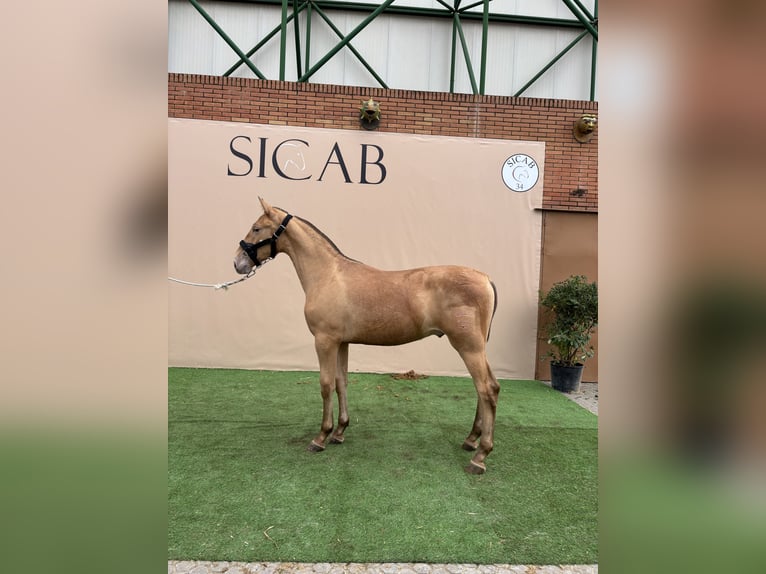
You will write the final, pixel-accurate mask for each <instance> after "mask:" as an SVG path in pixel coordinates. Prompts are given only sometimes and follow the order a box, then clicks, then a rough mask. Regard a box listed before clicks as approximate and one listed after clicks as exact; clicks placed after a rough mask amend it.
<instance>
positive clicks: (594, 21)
mask: <svg viewBox="0 0 766 574" xmlns="http://www.w3.org/2000/svg"><path fill="white" fill-rule="evenodd" d="M229 1H234V2H246V3H249V4H256V5H257V4H262V5H273V6H280V7H281V12H282V16H281V21H280V24H279V25H278V26H277V27H276V28H274V29H273V30H272V31H271V32H270V33H269V34H267V35H266V36H264V37H263V38H262V39H261V40H260V41H259V42H258V44H256V45H255V47H253V48H252V49H251V50H250V51H249V52H247V53H246V54H245V53H243V52H242V50H241V49H240V48H239V47H238V46H237V45H236V43H234V41H233V40H231V38H229V36H228V35H227V34H226V33H225V32H224V31H223V29H221V27H220V26H219V25H218V24H217V23H216V22H215V21H214V20H213V18H212V17H210V15H209V14H208V13H207V12H206V11H205V10H204V9H203V8H202V6H201V5H200V3H199V0H189V2H190V3H191V4H192V6H194V8H195V9H196V10H197V11H198V12H199V13H200V14H201V15H202V16H203V18H204V19H205V20H206V21H207V22H208V23H209V24H210V26H211V27H212V28H213V29H214V30H215V31H216V32H217V33H218V34H219V35H220V36H221V38H222V39H223V40H224V41H225V42H226V43H227V44H228V45H229V47H230V48H231V49H232V50H233V51H234V52H235V53H236V54H237V55H238V56H239V61H238V62H237V63H235V64H234V65H233V66H232V67H231V68H229V70H227V71H226V72H225V73H224V76H229V75H231V74H232V73H233V72H234V71H235V70H236V69H237V68H239V66H241V65H242V64H246V65H247V66H248V67H249V68H250V70H251V71H252V72H253V73H254V74H255V75H256V76H257V77H258V78H261V79H266V77H265V76H264V74H263V73H261V72H260V70H258V68H257V67H256V66H255V65H254V64H253V62H252V61H251V60H250V57H251V56H252V55H253V54H254V53H255V52H257V50H259V49H260V48H261V47H263V46H264V45H265V44H266V43H267V42H268V41H269V40H270V39H272V38H273V37H274V36H275V35H276V34H280V66H279V79H280V80H284V79H285V70H286V63H287V62H286V59H287V49H286V41H287V25H288V23H289V22H290V21H291V20H292V21H293V30H294V34H295V40H294V41H295V53H296V71H297V76H298V81H299V82H306V81H308V80H309V78H310V77H311V76H313V75H314V74H315V73H316V72H317V71H318V70H319V69H320V68H321V67H322V66H324V65H325V64H326V63H327V62H328V61H329V60H330V59H331V58H332V57H333V56H334V55H335V54H337V53H338V52H339V51H340V50H342V49H343V48H344V47H348V49H349V50H350V51H351V52H352V53H353V55H354V56H355V57H356V58H357V59H358V60H359V62H360V63H361V64H362V65H363V66H364V67H365V69H366V70H367V71H368V72H369V73H370V74H371V75H372V76H373V77H374V78H375V80H376V81H377V82H378V83H379V84H380V85H381V86H383V87H384V88H388V86H387V85H386V83H385V81H384V80H383V79H382V78H381V77H380V76H379V75H378V74H377V73H376V72H375V70H374V69H373V68H372V66H370V64H369V63H368V62H367V61H366V60H365V59H364V58H363V57H362V55H361V54H360V53H359V52H358V51H357V50H356V49H355V48H354V46H353V45H352V44H351V40H352V39H353V38H354V37H355V36H356V35H357V34H358V33H360V32H361V31H362V30H363V29H364V28H365V27H366V26H368V25H369V24H370V23H371V22H372V20H374V19H375V18H376V17H377V16H378V15H380V14H381V13H382V12H383V11H386V13H387V14H404V15H412V16H426V17H432V18H450V19H451V20H452V28H453V29H452V54H451V63H450V92H453V93H454V91H455V66H456V59H457V41H458V39H459V40H460V45H461V48H462V53H463V57H464V59H465V62H466V68H467V71H468V76H469V80H470V83H471V89H472V91H473V93H474V94H484V93H485V91H486V75H487V72H486V70H487V49H488V35H489V24H490V23H493V24H494V23H505V24H508V23H512V24H528V25H539V26H555V27H559V28H580V30H583V29H584V31H583V32H581V33H580V34H579V35H578V36H577V38H575V39H574V40H573V41H572V42H571V43H570V44H569V45H568V46H567V47H566V48H564V50H562V51H561V52H560V53H558V54H557V55H556V56H555V57H554V58H553V59H552V60H551V61H550V62H549V63H548V64H546V65H545V66H544V67H543V69H542V70H540V71H539V72H538V73H537V74H535V76H534V77H533V78H531V79H530V80H529V81H528V82H527V83H526V84H525V85H524V86H523V87H522V88H521V89H520V90H519V91H517V92H516V94H514V95H515V96H519V95H520V94H521V93H523V92H524V91H526V90H527V89H528V88H529V87H530V86H531V85H532V84H533V83H534V82H535V81H537V79H539V78H540V77H541V76H542V75H543V74H544V73H545V72H546V71H547V70H548V69H550V67H551V66H553V65H554V64H555V63H556V62H557V61H558V60H559V59H561V58H562V57H563V56H564V55H565V54H566V53H567V52H568V51H569V50H571V49H572V48H573V47H574V46H575V45H576V44H577V43H578V42H579V41H580V40H581V39H582V38H583V37H584V36H585V35H586V34H590V35H591V37H592V54H591V77H590V99H591V101H593V100H594V99H595V85H596V61H597V45H598V28H597V26H598V0H594V10H593V14H591V13H590V11H589V10H588V9H587V8H586V7H585V6H584V5H583V3H582V1H581V0H562V2H563V3H564V4H565V5H566V6H567V7H568V8H569V11H570V12H571V13H572V14H573V15H574V16H575V17H576V20H570V19H564V18H543V17H536V16H519V15H513V14H493V13H491V12H490V10H489V2H491V1H492V0H473V1H472V2H471V3H470V4H467V5H465V6H462V7H461V3H462V2H463V0H452V1H453V3H454V5H453V6H450V5H449V4H448V3H447V1H445V0H437V2H438V3H439V4H441V5H442V6H443V7H444V9H440V8H418V7H412V6H395V5H393V3H394V2H395V0H385V1H384V2H382V3H381V4H377V5H376V4H369V3H368V4H364V3H360V2H353V1H334V0H300V1H299V0H229ZM469 1H470V0H469ZM290 2H292V11H291V13H288V12H289V10H288V7H289V3H290ZM480 5H481V6H482V8H483V9H482V11H481V12H478V11H475V12H469V10H471V9H473V8H476V7H477V6H480ZM372 8H374V10H373V11H372V13H369V10H370V9H372ZM304 9H305V10H306V21H305V46H306V47H305V59H304V62H305V66H302V65H301V37H300V36H301V30H300V20H299V14H300V12H301V11H303V10H304ZM314 9H316V12H317V13H319V15H320V16H321V18H322V19H323V20H324V21H325V22H326V23H327V25H328V26H329V27H330V28H331V29H332V31H333V32H334V33H335V34H336V35H337V36H338V38H339V39H340V42H339V43H338V44H336V45H335V46H334V47H333V48H332V49H331V50H330V51H329V52H328V53H327V54H325V55H324V56H323V57H322V58H321V59H320V60H319V61H318V62H316V63H315V64H314V65H313V66H310V51H311V26H312V20H313V18H312V14H313V10H314ZM325 10H344V11H365V12H367V13H368V16H367V17H366V18H365V19H364V20H363V21H362V22H361V23H360V24H359V25H358V26H357V27H356V28H354V29H353V30H352V31H351V32H349V33H348V34H346V35H345V36H344V35H343V32H341V31H340V30H339V29H338V28H337V27H336V26H335V25H334V24H333V23H332V21H331V20H330V17H329V16H328V15H327V13H326V12H325ZM464 20H471V21H476V20H480V21H481V25H482V43H481V63H480V78H479V83H478V85H477V82H476V77H475V71H474V69H473V65H472V63H471V56H470V52H469V49H468V44H467V42H466V39H465V34H464V31H463V25H462V21H464ZM304 70H305V71H304Z"/></svg>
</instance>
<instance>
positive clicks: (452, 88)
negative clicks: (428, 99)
mask: <svg viewBox="0 0 766 574" xmlns="http://www.w3.org/2000/svg"><path fill="white" fill-rule="evenodd" d="M456 52H457V22H455V19H454V18H453V19H452V52H451V54H450V66H449V92H450V94H453V93H455V54H456Z"/></svg>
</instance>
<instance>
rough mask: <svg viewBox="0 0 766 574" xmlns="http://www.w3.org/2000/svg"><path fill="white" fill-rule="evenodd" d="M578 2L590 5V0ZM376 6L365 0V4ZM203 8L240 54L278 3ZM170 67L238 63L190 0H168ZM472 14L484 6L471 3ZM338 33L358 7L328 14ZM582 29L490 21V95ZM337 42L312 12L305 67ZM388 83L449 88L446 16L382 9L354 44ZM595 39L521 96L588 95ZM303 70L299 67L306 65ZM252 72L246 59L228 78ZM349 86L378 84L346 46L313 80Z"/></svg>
mask: <svg viewBox="0 0 766 574" xmlns="http://www.w3.org/2000/svg"><path fill="white" fill-rule="evenodd" d="M583 4H584V5H585V6H586V7H588V9H590V10H592V8H593V0H585V1H583ZM375 5H376V4H371V9H372V7H373V6H375ZM396 5H397V6H420V7H427V8H439V9H443V7H441V6H440V5H439V3H438V2H436V1H435V0H397V3H396ZM202 6H203V7H204V8H205V10H207V11H208V13H209V14H210V15H211V16H212V17H213V18H214V19H215V21H216V22H217V23H218V24H219V25H220V26H221V27H222V28H223V29H224V30H225V31H226V33H227V34H228V35H229V36H230V37H231V38H232V40H234V42H236V43H237V45H238V46H239V47H240V48H241V49H242V50H243V51H245V52H247V51H248V50H250V49H251V48H252V47H253V46H254V45H255V44H256V43H258V41H259V40H260V39H261V38H263V37H264V36H265V35H266V34H268V33H269V32H271V31H272V30H273V29H274V28H276V27H277V26H279V23H280V19H281V9H280V7H279V6H271V5H259V4H248V3H237V2H218V1H211V0H206V1H204V2H202ZM490 7H491V10H492V12H493V13H510V14H520V15H527V16H541V17H552V18H566V19H569V20H573V19H574V16H573V15H572V13H571V12H570V11H569V9H568V8H567V7H566V6H565V5H564V3H563V2H561V0H493V2H492V3H491V4H490ZM168 10H169V14H168V44H169V45H168V70H169V71H170V72H179V73H197V74H211V75H221V74H223V73H224V72H225V71H226V70H228V69H229V67H230V66H231V65H232V64H233V63H235V62H236V61H237V59H238V58H237V56H236V54H235V53H234V52H233V51H232V50H231V48H230V47H229V46H228V45H227V44H226V43H225V42H224V40H223V39H222V38H220V36H219V35H218V34H217V33H216V32H215V31H214V30H213V29H212V28H211V27H210V26H209V25H208V23H207V22H205V20H204V19H203V18H202V16H201V15H200V14H199V13H198V12H197V11H196V10H195V9H194V7H193V6H192V5H191V4H190V3H189V2H188V1H187V0H169V7H168ZM472 11H473V12H481V11H482V7H481V6H477V7H476V8H474V9H473V10H472ZM325 12H326V13H327V15H328V17H329V18H330V19H331V20H332V21H333V23H334V24H335V26H336V27H337V28H338V29H340V30H341V32H343V33H344V34H345V33H349V32H351V31H352V30H353V29H354V28H355V27H356V26H358V25H359V23H361V22H362V21H363V20H364V19H365V18H366V17H367V14H366V13H364V12H341V11H337V10H326V11H325ZM299 19H300V29H301V51H302V52H303V53H302V54H301V55H300V57H301V60H302V61H303V59H304V53H305V49H306V46H305V29H306V13H305V12H304V13H302V14H301V15H300V18H299ZM462 25H463V31H464V34H465V38H466V42H467V44H468V47H469V52H470V58H471V63H472V66H473V70H474V74H475V77H476V83H477V86H478V84H479V82H480V65H481V42H482V25H481V22H480V21H476V20H470V21H469V20H466V19H463V20H462ZM580 31H581V28H579V29H578V28H561V27H551V26H531V25H518V24H498V23H493V24H490V28H489V34H488V40H487V43H488V49H487V77H486V86H485V92H486V93H487V94H497V95H512V94H514V93H515V92H516V91H517V90H519V89H520V88H521V87H522V86H523V85H524V84H525V83H526V82H527V81H528V80H529V79H530V78H532V77H533V76H534V75H535V74H536V73H537V72H538V71H539V70H540V69H541V68H542V67H543V66H544V65H546V64H547V63H548V62H549V61H550V60H551V59H552V58H553V57H554V56H555V55H556V54H558V53H559V52H560V51H561V50H562V49H563V48H565V47H566V45H567V44H568V43H569V42H571V41H572V40H573V39H574V38H575V37H576V36H577V35H578V34H579V33H580ZM288 33H289V36H288V38H287V59H286V70H285V79H286V80H297V78H298V75H297V68H296V63H295V40H294V35H293V23H290V24H288ZM338 42H339V38H338V36H337V35H336V34H335V33H334V32H333V31H332V30H331V29H330V28H329V27H328V26H327V24H326V23H325V22H324V21H323V20H322V19H321V18H320V17H319V16H318V15H317V14H314V15H313V17H312V25H311V56H310V64H311V65H314V64H316V63H317V62H318V61H319V60H320V59H321V58H322V57H323V56H324V55H325V54H327V53H328V52H329V51H330V50H331V49H332V48H333V47H334V46H335V45H336V44H337V43H338ZM351 43H352V44H353V46H354V47H355V48H356V49H357V50H358V51H359V52H360V53H361V54H362V56H363V57H364V58H365V60H367V62H368V63H369V64H370V66H372V68H373V69H374V70H375V72H376V73H377V74H378V75H380V76H381V78H383V80H384V81H385V82H386V83H387V84H388V86H389V87H391V88H395V89H396V88H398V89H412V90H423V91H449V78H450V61H451V47H452V21H451V20H449V19H442V18H416V17H409V16H404V15H387V14H385V13H384V14H382V15H380V16H378V17H377V18H376V19H375V20H373V21H372V22H371V23H370V24H369V25H368V26H367V27H366V28H365V29H364V30H362V31H361V32H360V33H359V34H358V35H357V36H356V37H355V38H354V39H353V40H352V42H351ZM591 45H592V43H591V39H590V37H588V36H586V37H585V38H584V39H583V40H581V41H580V43H579V44H578V45H577V46H575V47H574V48H573V49H572V50H570V52H569V53H567V54H566V55H565V56H564V57H563V58H562V59H561V60H559V62H557V63H556V65H555V66H553V67H552V68H551V69H550V70H548V71H547V72H546V73H545V74H544V75H543V76H542V77H541V78H540V79H538V80H537V82H536V83H535V84H534V85H533V86H531V87H530V88H529V89H528V90H527V91H526V92H524V94H523V95H525V96H530V97H544V98H563V99H588V97H589V90H590V66H591ZM252 60H253V62H254V64H255V65H256V66H257V67H258V69H260V70H261V72H263V73H264V74H265V75H266V77H267V78H270V79H277V78H279V60H280V56H279V35H278V34H277V35H276V36H275V37H274V38H272V39H271V40H270V41H269V42H268V43H267V44H266V45H265V46H264V47H263V48H261V49H260V50H259V51H258V52H257V53H256V54H255V55H254V56H253V58H252ZM303 71H304V72H305V71H306V70H305V67H304V69H303ZM233 75H234V76H241V77H254V74H253V72H252V71H251V70H250V69H249V68H247V67H246V66H244V65H242V66H240V67H239V68H238V70H237V71H236V72H235V73H234V74H233ZM309 81H310V82H315V83H331V84H343V85H354V86H370V87H374V86H378V85H379V84H378V82H377V80H375V78H374V77H373V76H372V75H371V74H370V73H369V72H368V71H367V70H366V69H365V67H364V66H363V65H362V64H361V62H359V60H358V59H357V58H356V57H355V56H354V55H353V54H352V53H351V52H350V51H349V50H348V49H345V48H344V49H342V50H341V51H340V52H338V53H337V54H336V55H335V56H334V57H333V58H332V59H331V60H330V61H329V62H327V63H326V64H325V65H324V66H323V67H322V68H321V69H319V70H318V71H317V72H316V73H315V74H314V75H312V77H311V78H310V80H309ZM455 91H456V92H461V93H471V91H472V89H471V83H470V79H469V75H468V71H467V68H466V63H465V60H464V58H463V51H462V47H461V46H460V42H459V40H458V42H457V61H456V66H455Z"/></svg>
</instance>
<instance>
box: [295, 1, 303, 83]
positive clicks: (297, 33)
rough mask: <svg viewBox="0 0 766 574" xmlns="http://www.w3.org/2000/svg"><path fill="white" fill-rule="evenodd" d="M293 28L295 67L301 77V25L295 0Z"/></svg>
mask: <svg viewBox="0 0 766 574" xmlns="http://www.w3.org/2000/svg"><path fill="white" fill-rule="evenodd" d="M293 22H294V24H293V30H294V31H295V67H296V73H297V74H296V75H297V76H298V77H299V78H300V77H301V76H302V75H303V70H302V69H301V26H300V20H299V19H298V3H297V2H295V0H293Z"/></svg>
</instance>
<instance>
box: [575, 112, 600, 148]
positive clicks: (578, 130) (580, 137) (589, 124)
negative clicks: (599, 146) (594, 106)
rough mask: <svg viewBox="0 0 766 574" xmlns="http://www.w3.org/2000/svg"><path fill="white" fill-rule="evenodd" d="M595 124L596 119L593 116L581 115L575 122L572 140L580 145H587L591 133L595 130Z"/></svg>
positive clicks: (591, 135) (591, 136)
mask: <svg viewBox="0 0 766 574" xmlns="http://www.w3.org/2000/svg"><path fill="white" fill-rule="evenodd" d="M596 124H598V117H597V116H595V115H593V114H583V115H582V116H580V118H579V119H578V120H577V121H576V122H575V124H574V129H573V130H572V131H573V133H574V138H575V139H576V140H577V141H578V142H580V143H587V142H589V141H590V140H591V138H593V132H594V131H595V130H596Z"/></svg>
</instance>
